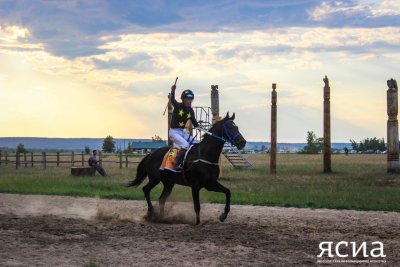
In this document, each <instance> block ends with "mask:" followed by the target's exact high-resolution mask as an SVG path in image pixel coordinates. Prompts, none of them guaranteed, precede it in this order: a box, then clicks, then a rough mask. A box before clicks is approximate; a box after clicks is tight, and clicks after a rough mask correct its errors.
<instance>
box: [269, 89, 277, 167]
mask: <svg viewBox="0 0 400 267" xmlns="http://www.w3.org/2000/svg"><path fill="white" fill-rule="evenodd" d="M275 89H276V83H273V84H272V93H271V149H270V153H269V156H270V161H269V171H270V173H276V140H277V136H276V135H277V123H276V114H277V107H276V103H277V96H278V94H277V92H276V91H275Z"/></svg>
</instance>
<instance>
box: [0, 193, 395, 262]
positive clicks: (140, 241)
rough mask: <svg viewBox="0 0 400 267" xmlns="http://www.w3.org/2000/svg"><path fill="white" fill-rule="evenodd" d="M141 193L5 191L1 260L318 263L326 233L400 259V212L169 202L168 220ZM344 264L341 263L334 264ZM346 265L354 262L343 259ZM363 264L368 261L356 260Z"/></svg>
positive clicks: (0, 218) (1, 207)
mask: <svg viewBox="0 0 400 267" xmlns="http://www.w3.org/2000/svg"><path fill="white" fill-rule="evenodd" d="M145 207H146V205H145V202H143V201H116V200H100V199H90V198H71V197H60V196H22V195H11V194H0V214H2V215H0V266H35V265H40V266H84V265H85V264H88V263H89V261H90V260H92V261H93V262H94V263H96V265H97V266H142V265H151V266H165V265H175V266H193V265H194V266H217V265H218V266H220V265H223V266H226V265H235V266H237V265H238V264H239V265H246V266H265V265H268V266H275V265H280V266H294V265H321V264H319V263H317V257H316V256H317V255H318V254H319V249H318V245H319V243H320V242H321V241H334V242H338V241H341V240H344V241H349V242H350V241H357V242H360V243H361V242H362V241H369V242H371V241H381V242H383V243H384V252H385V254H386V255H387V257H386V261H387V263H386V264H383V263H374V264H372V265H371V266H384V265H385V266H395V265H397V266H400V229H399V227H400V226H399V222H400V213H387V212H358V211H337V210H311V209H295V208H273V207H253V206H233V207H232V210H231V213H230V215H229V216H228V219H227V220H226V221H225V222H224V223H220V222H219V221H218V215H219V214H220V212H221V211H222V209H223V206H222V205H214V204H203V205H202V212H201V216H202V224H201V225H200V226H194V225H193V221H194V212H193V209H192V205H191V204H190V203H178V204H175V203H172V204H171V203H170V204H169V205H167V210H168V214H167V216H166V218H165V219H164V220H163V222H157V223H154V222H153V223H149V222H146V221H145V220H144V219H143V215H144V214H145ZM334 265H338V264H334ZM339 265H340V266H348V264H339ZM355 265H356V266H361V265H365V264H361V265H360V264H355Z"/></svg>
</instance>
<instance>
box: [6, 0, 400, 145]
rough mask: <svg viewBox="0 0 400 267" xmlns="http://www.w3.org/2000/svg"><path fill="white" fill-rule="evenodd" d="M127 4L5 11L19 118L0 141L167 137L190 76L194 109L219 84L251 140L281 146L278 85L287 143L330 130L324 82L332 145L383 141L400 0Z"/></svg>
mask: <svg viewBox="0 0 400 267" xmlns="http://www.w3.org/2000/svg"><path fill="white" fill-rule="evenodd" d="M122 2H123V1H96V2H92V1H89V2H87V1H24V0H21V1H7V0H6V1H2V2H1V3H0V25H1V26H0V82H1V83H2V85H3V86H2V90H1V91H0V100H1V101H2V103H4V104H3V106H2V108H3V110H4V111H8V113H10V114H11V115H10V116H7V117H2V118H1V121H0V123H2V125H6V126H7V127H2V128H1V130H0V136H27V135H30V136H59V137H62V136H66V137H68V136H71V137H79V136H82V137H93V136H94V137H99V136H105V135H108V134H112V135H115V136H116V137H133V138H135V137H136V138H149V137H151V136H153V135H154V134H158V135H161V136H163V137H166V130H165V127H166V118H165V117H163V116H162V112H163V109H164V107H165V104H166V100H167V98H166V97H167V94H168V91H169V90H170V86H171V83H173V81H174V78H175V77H176V76H179V81H178V90H179V91H180V90H181V89H184V88H191V89H193V90H194V91H195V94H196V100H195V105H201V106H209V105H210V99H209V95H210V85H211V84H218V85H219V86H220V95H221V98H220V100H221V112H222V111H223V112H225V111H231V112H233V111H236V113H237V120H238V125H240V126H241V130H242V131H243V133H244V134H245V135H246V137H247V138H248V139H249V140H267V138H268V137H269V123H268V121H269V117H268V116H269V113H268V112H269V104H270V91H271V83H273V82H276V83H278V96H279V98H278V110H279V113H278V118H279V122H280V123H279V127H278V134H279V136H280V138H282V139H281V140H283V141H284V140H286V141H302V140H304V136H305V133H306V131H308V130H314V131H316V132H317V133H318V134H322V87H323V82H322V77H324V76H325V75H328V76H329V78H330V79H331V84H332V120H333V121H332V125H333V127H332V130H333V132H332V137H333V140H334V141H348V139H350V138H352V139H357V138H365V137H367V136H372V135H374V136H378V137H381V136H384V128H385V118H386V114H385V81H386V79H388V78H391V77H393V78H396V77H399V76H400V75H399V71H398V61H399V59H400V51H399V49H398V47H399V45H400V28H399V26H400V20H399V18H400V11H399V10H400V6H399V4H398V3H397V1H380V2H378V3H376V1H324V2H321V1H314V0H301V1H278V0H276V1H275V0H273V1H253V0H251V1H246V2H243V1H217V2H216V1H202V2H196V1H194V2H184V3H181V4H179V5H178V4H177V3H175V2H173V1H172V2H168V1H165V2H164V1H161V2H157V4H155V3H154V2H152V4H149V3H146V2H143V3H142V2H136V1H134V2H124V3H122ZM43 14H46V15H43ZM398 79H399V78H398ZM16 107H18V109H17V110H18V112H14V110H15V108H16ZM360 112H361V113H362V114H361V115H357V114H359V113H360ZM86 114H87V115H86ZM92 114H95V115H94V118H95V119H94V120H90V119H89V118H91V117H92ZM260 123H263V124H264V125H265V127H255V125H260ZM70 125H77V126H76V127H70ZM27 126H29V127H27Z"/></svg>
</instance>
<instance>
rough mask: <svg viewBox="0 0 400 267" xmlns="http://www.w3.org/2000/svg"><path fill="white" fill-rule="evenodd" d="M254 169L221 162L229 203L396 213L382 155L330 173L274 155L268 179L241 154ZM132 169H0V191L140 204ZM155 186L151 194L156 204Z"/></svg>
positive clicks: (256, 158)
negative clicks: (102, 172) (84, 173)
mask: <svg viewBox="0 0 400 267" xmlns="http://www.w3.org/2000/svg"><path fill="white" fill-rule="evenodd" d="M247 157H248V158H249V160H250V161H251V162H252V163H253V164H254V165H255V166H256V170H235V169H233V168H232V167H230V166H229V164H228V163H227V162H226V161H225V160H224V162H223V166H224V167H223V178H222V180H221V183H223V184H224V185H226V186H227V187H229V188H230V189H231V191H232V203H233V204H253V205H268V206H285V207H310V208H335V209H356V210H385V211H397V212H400V175H391V174H387V173H386V155H349V156H344V155H333V156H332V169H333V170H334V172H333V173H332V174H323V173H322V155H278V173H277V174H276V175H271V174H269V168H268V164H269V157H268V156H267V155H247ZM136 166H137V165H136V164H135V165H131V166H129V168H123V169H119V166H118V164H111V163H108V164H105V165H104V167H105V169H106V170H107V172H108V174H109V176H108V177H104V178H103V177H100V176H95V177H71V176H70V170H69V167H68V166H63V167H58V168H57V167H51V166H49V167H47V169H46V170H43V169H41V168H40V167H39V166H38V167H34V168H30V167H26V168H25V167H21V169H19V170H16V169H15V167H13V166H7V167H5V166H4V165H2V166H0V192H3V193H21V194H49V195H69V196H87V197H101V198H117V199H143V192H142V190H141V189H133V188H126V187H125V186H124V185H125V184H126V183H127V182H128V181H130V180H132V179H134V176H135V173H136ZM160 192H161V186H157V187H156V188H155V189H154V190H153V191H152V198H153V199H157V198H158V196H159V194H160ZM171 199H173V200H175V201H191V191H190V190H189V188H185V187H181V186H176V187H175V188H174V191H173V193H172V195H171ZM201 200H202V202H214V203H224V201H225V197H224V195H223V194H219V193H212V192H207V191H206V190H202V194H201Z"/></svg>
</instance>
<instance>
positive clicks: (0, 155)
mask: <svg viewBox="0 0 400 267" xmlns="http://www.w3.org/2000/svg"><path fill="white" fill-rule="evenodd" d="M1 160H2V158H1V150H0V166H1Z"/></svg>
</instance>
